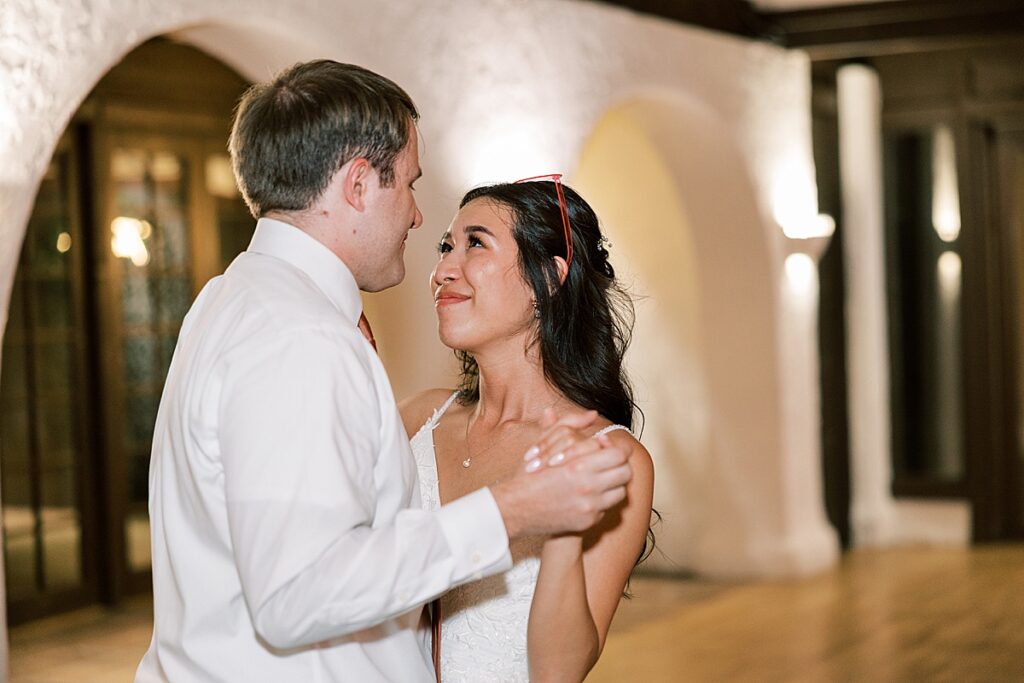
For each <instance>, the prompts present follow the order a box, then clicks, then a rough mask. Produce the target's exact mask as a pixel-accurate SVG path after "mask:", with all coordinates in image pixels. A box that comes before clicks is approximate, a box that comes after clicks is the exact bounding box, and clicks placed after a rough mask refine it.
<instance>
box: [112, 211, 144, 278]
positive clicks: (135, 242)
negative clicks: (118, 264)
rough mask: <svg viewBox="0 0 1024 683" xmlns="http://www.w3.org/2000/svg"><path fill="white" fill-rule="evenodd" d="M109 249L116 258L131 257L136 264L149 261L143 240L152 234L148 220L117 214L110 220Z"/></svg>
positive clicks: (140, 264) (141, 264)
mask: <svg viewBox="0 0 1024 683" xmlns="http://www.w3.org/2000/svg"><path fill="white" fill-rule="evenodd" d="M110 232H111V233H113V236H112V237H111V238H110V251H112V252H113V254H114V256H117V257H118V258H126V259H131V262H132V263H134V264H135V265H137V266H144V265H146V264H147V263H149V250H148V249H146V243H145V242H144V241H143V240H145V239H148V238H149V236H150V235H152V234H153V226H152V225H150V224H149V221H143V220H139V219H138V218H128V217H127V216H118V217H117V218H115V219H114V220H112V221H111V222H110Z"/></svg>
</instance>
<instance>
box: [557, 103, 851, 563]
mask: <svg viewBox="0 0 1024 683" xmlns="http://www.w3.org/2000/svg"><path fill="white" fill-rule="evenodd" d="M573 184H574V185H575V186H576V187H577V188H578V189H579V190H580V191H581V192H582V193H583V195H584V196H585V197H587V198H588V200H589V201H591V202H592V203H593V204H594V206H595V209H596V210H597V212H598V215H599V216H601V217H602V220H603V221H604V227H605V229H606V231H607V232H608V234H609V236H610V238H611V240H612V242H613V244H614V247H613V249H612V257H613V262H614V263H616V267H617V268H620V272H621V273H623V274H624V276H625V278H626V282H627V283H631V285H632V289H633V293H634V295H636V297H637V304H636V309H637V323H636V329H635V336H634V340H633V346H632V350H631V354H630V359H629V362H630V369H631V374H632V376H633V377H634V381H635V383H636V388H637V397H638V399H639V401H638V402H639V404H640V407H641V408H642V409H643V410H644V412H645V414H646V417H647V426H646V429H645V432H644V442H645V444H646V445H647V446H648V448H649V449H650V451H651V452H652V455H653V456H654V458H655V464H656V472H657V475H656V491H655V504H656V506H657V507H658V508H659V509H660V510H661V512H662V513H663V515H664V518H665V523H664V525H663V529H662V532H661V534H660V535H659V545H660V547H661V549H662V550H663V551H664V555H663V556H661V557H658V556H657V555H656V556H655V558H654V559H653V560H652V565H653V566H654V567H655V568H657V569H660V570H680V569H681V570H684V571H696V572H700V573H705V574H711V575H720V576H742V575H748V576H749V575H758V576H764V575H773V574H780V575H781V574H793V573H801V572H806V571H811V570H813V569H815V568H818V567H821V566H826V565H827V564H829V563H830V562H832V561H834V558H835V553H836V547H837V546H836V539H835V534H834V532H833V530H832V529H831V528H830V527H829V526H828V524H827V522H826V521H825V518H824V513H823V508H822V501H821V495H820V486H821V484H820V465H819V464H818V463H817V462H816V461H815V457H816V455H817V453H818V452H819V451H818V450H817V449H816V448H815V445H814V444H813V443H801V442H797V441H796V440H795V439H794V434H797V435H800V436H802V435H804V434H807V433H809V434H811V436H812V438H813V437H814V436H815V435H814V430H813V428H810V429H808V428H807V425H808V424H810V425H812V426H813V425H814V424H816V420H815V419H814V417H810V418H808V417H807V416H806V415H797V416H796V417H795V418H793V416H792V415H789V416H787V415H784V413H785V412H786V411H787V408H788V406H787V401H790V400H791V401H794V403H799V402H800V401H802V400H804V398H803V397H801V396H799V395H796V393H794V389H793V386H794V385H793V382H794V377H783V376H781V375H780V371H781V368H783V367H789V368H797V369H800V368H805V367H806V359H802V358H794V354H796V356H799V355H800V353H801V350H800V348H799V346H798V345H799V344H800V343H802V341H803V340H805V339H806V340H809V339H813V335H812V334H811V333H810V330H809V329H808V330H804V329H802V327H801V329H799V330H798V331H789V330H785V329H780V326H779V320H780V319H788V320H790V321H795V322H797V323H799V322H801V321H803V322H806V323H807V324H813V320H814V315H815V313H816V311H815V310H809V311H794V310H792V309H789V310H787V307H791V306H793V305H794V303H796V304H798V305H802V304H801V302H808V303H809V302H811V301H812V299H808V298H807V297H805V296H804V295H803V294H801V293H797V295H796V296H795V297H791V296H790V292H789V291H788V290H787V289H786V287H787V283H788V280H787V279H786V276H785V274H784V273H785V270H784V269H782V268H778V267H777V265H776V264H777V263H778V262H780V261H782V257H784V254H782V253H780V252H781V249H780V248H779V247H780V243H784V241H783V240H782V239H779V238H781V234H779V235H773V234H771V233H770V232H769V231H767V230H766V229H765V221H764V219H763V218H762V213H761V211H760V208H759V206H758V203H757V196H756V191H755V186H754V183H753V181H752V179H751V176H750V171H749V169H748V165H747V161H746V160H745V158H744V157H743V155H742V154H741V153H740V150H739V148H738V146H737V145H736V143H735V142H734V140H732V139H731V138H730V136H729V135H728V134H727V132H726V130H725V129H724V128H723V127H722V126H721V125H720V124H719V122H718V121H717V120H716V118H715V116H714V115H713V113H712V112H710V111H708V110H706V109H705V108H704V107H702V106H701V105H700V104H699V103H697V102H690V101H686V100H682V99H680V98H672V97H669V96H664V97H662V96H658V95H654V96H644V97H641V98H638V99H635V100H632V101H629V102H627V103H625V104H622V105H620V106H618V107H616V108H613V109H611V110H610V111H608V112H606V113H605V115H604V116H603V118H602V119H601V120H600V121H599V122H598V124H597V125H596V126H595V128H594V130H593V132H592V134H591V137H590V139H589V141H588V142H587V144H586V146H585V147H584V149H583V153H582V155H581V158H580V162H579V166H578V169H577V172H576V173H575V174H574V176H573ZM770 227H771V228H772V229H774V228H775V226H773V225H772V226H770ZM808 260H809V259H808ZM811 263H812V266H811V270H812V271H813V262H811ZM780 275H781V276H782V277H781V278H780ZM812 275H813V273H812ZM813 303H814V304H815V305H816V299H813ZM805 332H806V334H805ZM812 370H813V368H811V369H810V370H808V372H809V373H810V376H809V377H806V378H805V377H803V376H802V375H803V374H807V373H801V376H800V377H797V378H795V379H796V380H797V381H799V382H801V383H802V384H805V385H809V386H811V387H814V386H815V383H816V381H817V380H816V378H815V377H813V371H812ZM803 380H807V381H806V382H803ZM808 383H809V384H808ZM797 387H798V389H797V392H798V391H799V389H802V388H803V386H801V385H800V384H797ZM794 396H795V398H794ZM789 405H793V404H792V403H791V404H789ZM800 407H802V405H801V406H800ZM790 412H792V411H790ZM787 419H790V420H791V422H790V423H789V425H792V424H795V425H796V426H797V428H796V429H792V430H791V429H790V428H789V425H787ZM807 420H810V422H809V423H808V422H807ZM808 461H809V462H808ZM808 464H809V465H810V467H808V468H805V467H804V466H805V465H808Z"/></svg>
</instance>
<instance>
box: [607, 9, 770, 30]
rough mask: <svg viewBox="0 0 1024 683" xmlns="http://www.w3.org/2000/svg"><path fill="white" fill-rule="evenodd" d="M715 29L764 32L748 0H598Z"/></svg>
mask: <svg viewBox="0 0 1024 683" xmlns="http://www.w3.org/2000/svg"><path fill="white" fill-rule="evenodd" d="M598 2H602V3H603V4H606V5H615V6H616V7H624V8H626V9H630V10H633V11H635V12H642V13H644V14H652V15H654V16H657V17H661V18H663V19H671V20H672V21H678V22H681V23H684V24H690V25H693V26H700V27H701V28H706V29H711V30H712V31H722V32H724V33H732V34H734V35H738V36H745V37H747V38H758V37H760V36H761V35H762V33H763V26H762V21H761V17H760V15H759V14H758V13H757V12H755V11H754V9H753V8H752V7H751V6H750V3H749V2H747V1H746V0H598Z"/></svg>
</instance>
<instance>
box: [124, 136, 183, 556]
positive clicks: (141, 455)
mask: <svg viewBox="0 0 1024 683" xmlns="http://www.w3.org/2000/svg"><path fill="white" fill-rule="evenodd" d="M109 170H110V195H111V201H112V204H111V211H112V216H113V217H112V219H111V223H110V230H111V252H112V254H113V256H114V257H116V259H115V266H114V269H113V273H114V276H113V281H114V282H117V283H118V284H117V286H116V288H115V291H116V292H117V296H116V304H115V308H116V315H117V318H118V320H117V325H116V327H117V329H118V330H119V340H118V342H117V343H118V345H119V347H120V348H119V355H120V358H121V362H120V364H119V367H118V368H117V372H118V375H119V376H118V377H117V382H118V384H119V385H120V387H121V390H122V395H123V405H124V414H123V420H122V424H121V428H120V430H118V434H116V435H115V438H118V439H119V440H120V443H119V444H118V449H117V450H118V451H119V452H120V453H121V456H122V458H123V462H124V476H125V482H124V484H125V490H126V492H127V504H126V506H125V515H124V537H125V554H126V558H125V559H126V562H127V567H128V569H129V571H130V572H132V573H138V572H144V571H146V570H148V569H149V568H150V544H149V518H148V514H147V501H148V481H149V460H150V449H151V446H152V438H153V426H154V423H155V421H156V413H157V407H158V405H159V402H160V393H161V391H162V389H163V382H164V378H165V377H166V375H167V369H168V367H169V366H170V361H171V354H172V352H173V350H174V344H175V340H176V339H177V334H178V328H179V327H180V325H181V321H182V319H183V318H184V317H185V313H186V312H187V311H188V307H189V305H190V304H191V301H192V291H193V277H192V269H191V266H190V263H191V257H190V254H191V245H190V229H189V224H190V215H191V207H190V196H189V195H190V191H189V188H190V175H191V167H190V159H189V155H188V154H187V152H186V151H169V150H167V149H165V148H162V147H161V146H159V145H153V144H139V145H117V146H114V147H113V148H112V150H111V155H110V166H109Z"/></svg>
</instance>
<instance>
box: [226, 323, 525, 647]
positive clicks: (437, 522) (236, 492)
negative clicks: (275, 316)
mask: <svg viewBox="0 0 1024 683" xmlns="http://www.w3.org/2000/svg"><path fill="white" fill-rule="evenodd" d="M353 332H355V334H352V335H348V334H343V335H341V338H340V339H339V338H337V336H333V335H328V334H325V333H324V332H322V331H303V333H301V334H288V335H280V336H278V337H276V338H275V340H274V341H272V342H271V343H260V344H259V345H258V346H259V349H260V350H259V352H258V353H251V352H250V353H245V354H239V355H240V356H244V360H238V361H235V362H232V363H230V364H229V366H228V368H227V369H226V371H225V374H224V377H225V380H224V383H223V385H222V391H221V397H220V419H219V423H220V430H219V431H220V439H219V440H220V447H221V460H222V463H223V469H224V495H225V504H226V508H227V512H228V526H229V531H230V537H231V543H232V546H233V547H232V550H233V552H234V558H235V564H236V566H237V568H238V575H239V578H240V580H241V585H242V591H243V594H244V597H245V601H246V604H247V606H248V609H249V613H250V615H251V618H252V621H253V625H254V627H255V629H256V631H257V633H258V634H259V635H260V636H261V637H262V638H263V639H264V640H265V641H266V642H267V643H268V644H270V645H271V646H274V647H277V648H293V647H298V646H302V645H308V644H311V643H316V642H319V641H322V640H328V639H331V638H336V637H339V636H342V635H346V634H350V633H353V632H355V631H359V630H362V629H365V628H368V627H370V626H374V625H377V624H379V623H381V622H384V621H386V620H388V619H390V618H392V617H395V616H398V615H400V614H402V613H404V612H407V611H409V610H410V609H412V608H415V607H417V606H419V605H422V604H423V603H425V602H427V601H429V600H431V599H432V598H434V597H436V596H437V595H439V594H441V593H443V592H445V591H446V590H448V589H449V588H451V587H453V586H456V585H459V584H461V583H464V582H466V581H470V580H473V579H477V578H481V577H483V576H487V575H490V574H493V573H496V572H499V571H504V570H506V569H508V568H509V566H511V557H510V555H509V551H508V537H507V535H506V532H505V527H504V522H503V521H502V518H501V514H500V512H499V510H498V508H497V505H496V504H495V502H494V498H493V496H492V495H491V494H490V491H489V490H487V489H481V490H479V491H476V492H475V493H472V494H470V495H468V496H465V497H463V498H461V499H459V500H457V501H453V502H452V503H450V504H448V505H446V506H444V507H442V508H441V509H439V510H435V511H424V510H419V509H406V510H402V511H400V512H399V513H398V514H397V516H396V517H395V518H394V519H393V520H391V521H390V522H389V523H387V524H378V523H377V522H376V520H375V511H376V507H377V496H378V493H377V486H376V482H375V477H376V475H377V472H378V466H379V465H381V462H380V461H381V460H382V459H385V458H400V457H408V451H402V450H398V451H397V452H388V451H386V450H382V449H385V448H386V447H387V446H392V447H393V446H394V444H393V443H392V442H390V441H389V440H388V439H386V438H385V437H384V436H382V430H381V425H382V414H381V411H382V410H384V409H390V410H394V407H393V406H385V405H382V404H381V402H380V400H379V397H378V394H377V390H376V388H375V384H374V380H373V371H372V368H371V367H370V359H369V357H368V351H367V350H366V349H364V348H362V346H365V345H364V344H363V340H362V339H361V338H359V337H358V336H357V334H358V332H356V330H355V329H353ZM403 436H404V435H403ZM387 465H388V464H387V463H385V464H384V471H387ZM392 469H393V470H395V471H398V470H400V469H401V468H400V467H399V466H398V465H395V466H394V467H393V468H392Z"/></svg>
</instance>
